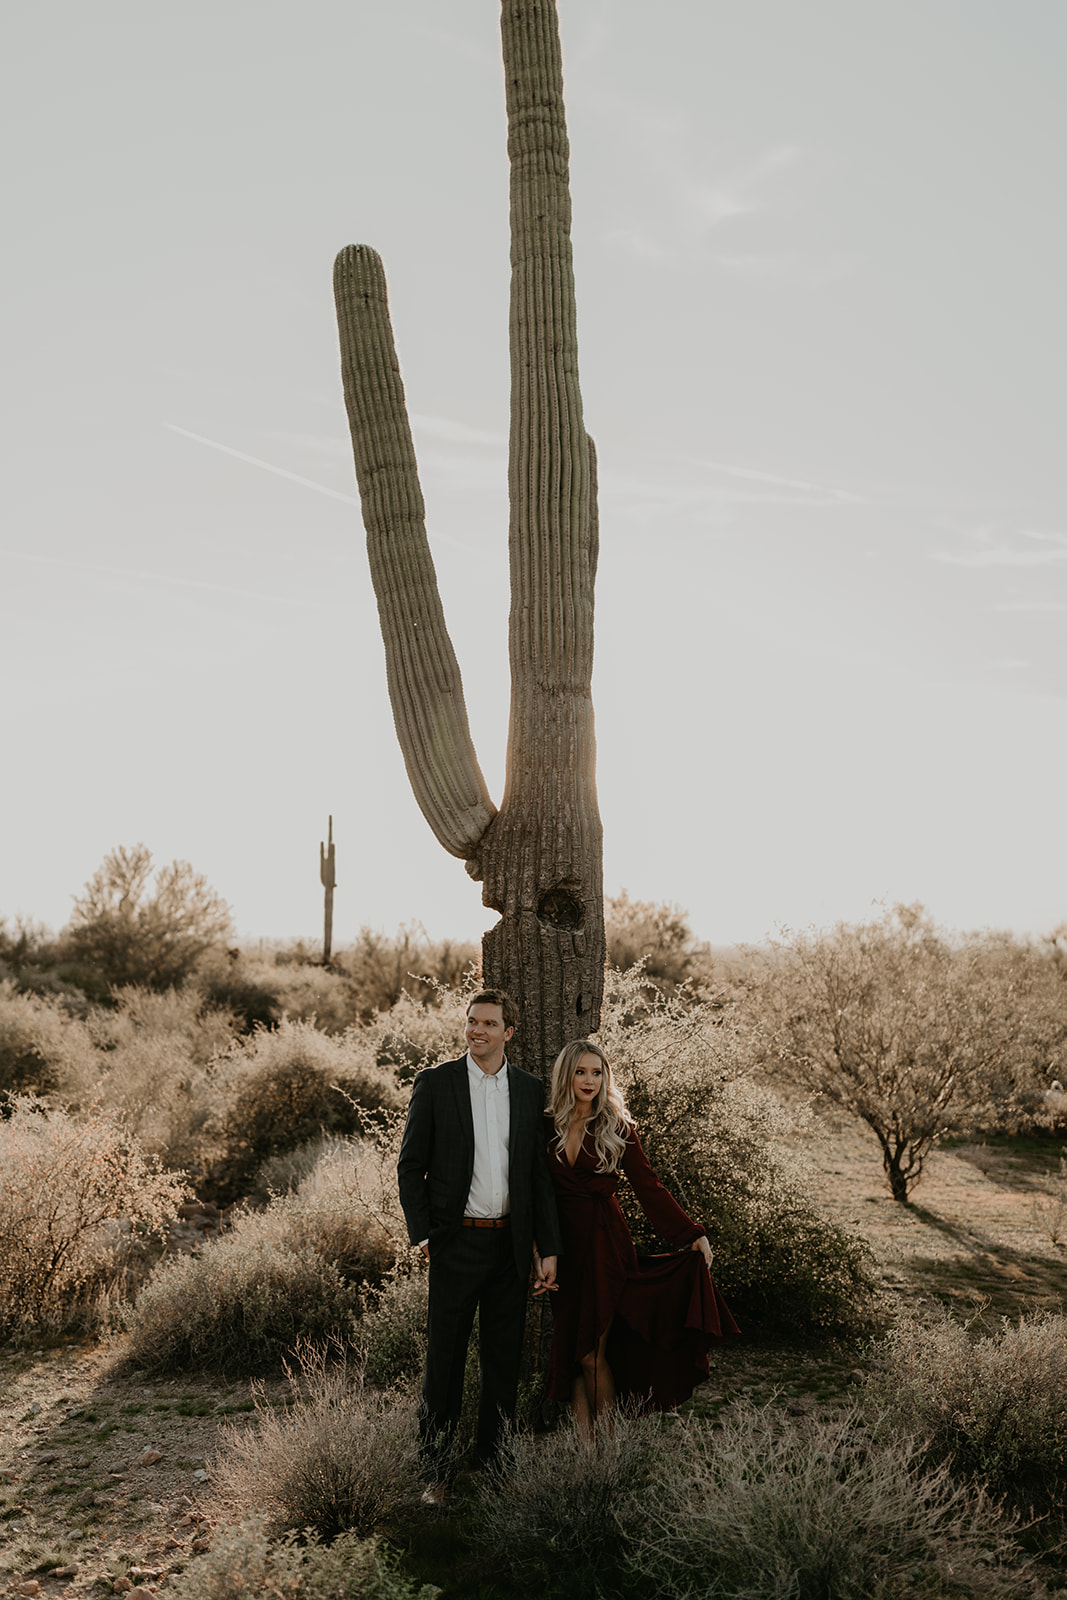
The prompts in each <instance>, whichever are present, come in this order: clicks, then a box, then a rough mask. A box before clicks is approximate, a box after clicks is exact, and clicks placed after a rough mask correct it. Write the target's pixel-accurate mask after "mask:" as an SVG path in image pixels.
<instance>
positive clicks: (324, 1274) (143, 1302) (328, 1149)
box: [127, 1129, 406, 1372]
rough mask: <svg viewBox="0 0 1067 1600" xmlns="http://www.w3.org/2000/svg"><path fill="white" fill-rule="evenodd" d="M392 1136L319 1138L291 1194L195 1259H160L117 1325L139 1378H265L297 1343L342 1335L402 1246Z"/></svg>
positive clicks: (249, 1214)
mask: <svg viewBox="0 0 1067 1600" xmlns="http://www.w3.org/2000/svg"><path fill="white" fill-rule="evenodd" d="M394 1140H395V1133H394V1131H393V1130H392V1129H389V1130H386V1131H385V1132H384V1133H382V1134H380V1136H379V1137H378V1138H370V1139H355V1140H343V1139H332V1140H327V1141H325V1142H324V1144H323V1146H322V1148H321V1150H320V1153H319V1157H318V1160H317V1162H316V1164H315V1165H314V1167H313V1168H312V1169H311V1171H310V1172H309V1173H308V1174H307V1176H306V1177H305V1178H304V1179H303V1181H302V1182H301V1183H300V1184H299V1185H298V1186H297V1187H296V1188H295V1189H293V1190H291V1191H290V1192H288V1193H285V1194H279V1195H277V1196H275V1197H274V1199H273V1200H272V1201H271V1203H270V1204H269V1205H268V1206H267V1207H266V1209H265V1210H262V1211H243V1212H239V1213H238V1214H237V1215H236V1217H235V1219H234V1223H233V1227H232V1230H231V1231H230V1232H229V1233H227V1234H224V1235H223V1236H222V1237H221V1238H220V1239H218V1240H216V1241H213V1242H212V1243H211V1244H207V1245H205V1246H204V1248H203V1250H202V1252H201V1254H200V1255H199V1256H185V1257H182V1258H181V1259H179V1260H176V1261H172V1262H170V1263H164V1264H163V1265H162V1266H161V1267H160V1268H159V1269H158V1270H157V1272H156V1275H155V1277H154V1278H153V1279H152V1281H151V1282H150V1283H149V1284H148V1286H147V1288H146V1289H145V1290H144V1291H143V1292H142V1294H141V1296H140V1298H139V1300H138V1302H137V1305H136V1307H135V1308H134V1309H133V1311H132V1312H131V1313H130V1314H129V1316H128V1317H127V1327H128V1331H129V1336H130V1356H131V1360H134V1361H135V1362H136V1363H137V1364H139V1365H140V1366H142V1367H144V1368H145V1369H146V1370H151V1371H158V1372H162V1371H190V1370H195V1369H196V1368H197V1367H205V1368H208V1369H211V1370H214V1371H224V1372H240V1371H242V1370H244V1369H245V1368H247V1369H248V1370H250V1371H256V1372H264V1371H271V1370H277V1369H278V1367H280V1366H281V1364H282V1363H283V1361H284V1359H285V1358H286V1355H287V1354H288V1353H289V1352H290V1351H292V1349H293V1348H294V1347H295V1345H296V1344H297V1342H298V1340H300V1339H319V1338H327V1337H331V1336H338V1337H341V1336H343V1337H346V1338H347V1337H350V1336H353V1330H354V1328H355V1319H356V1318H357V1317H358V1315H359V1313H360V1311H361V1309H362V1306H363V1304H364V1291H365V1290H366V1289H367V1287H368V1286H370V1287H371V1288H373V1287H374V1286H375V1285H378V1284H381V1283H382V1282H383V1281H384V1280H385V1279H386V1277H387V1275H388V1274H389V1273H390V1272H391V1271H392V1269H393V1268H394V1266H395V1263H396V1259H397V1253H398V1250H399V1249H400V1248H401V1247H402V1245H403V1246H406V1236H404V1238H403V1240H401V1239H400V1237H399V1235H398V1233H397V1228H398V1227H399V1226H402V1222H401V1219H400V1212H399V1202H398V1200H397V1198H396V1192H395V1189H396V1185H395V1177H394V1172H393V1168H394V1166H395V1160H394V1157H393V1150H394V1148H395V1145H394Z"/></svg>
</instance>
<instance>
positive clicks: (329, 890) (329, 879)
mask: <svg viewBox="0 0 1067 1600" xmlns="http://www.w3.org/2000/svg"><path fill="white" fill-rule="evenodd" d="M326 838H327V841H328V842H327V843H326V844H323V843H322V841H321V839H320V841H319V877H320V878H321V880H322V887H323V888H324V889H325V891H326V914H325V921H324V923H323V929H322V960H323V964H324V965H325V963H326V962H327V961H329V959H330V951H331V950H332V948H333V891H334V890H335V889H336V887H337V857H336V855H335V854H334V848H333V817H332V816H331V818H330V827H329V832H328V833H327V835H326Z"/></svg>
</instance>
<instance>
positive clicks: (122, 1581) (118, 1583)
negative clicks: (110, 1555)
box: [111, 1578, 133, 1594]
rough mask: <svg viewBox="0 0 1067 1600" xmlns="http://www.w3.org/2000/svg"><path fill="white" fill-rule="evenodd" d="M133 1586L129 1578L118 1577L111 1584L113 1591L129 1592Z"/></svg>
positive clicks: (117, 1592)
mask: <svg viewBox="0 0 1067 1600" xmlns="http://www.w3.org/2000/svg"><path fill="white" fill-rule="evenodd" d="M132 1588H133V1584H132V1583H131V1582H130V1580H129V1578H116V1579H115V1581H114V1583H113V1584H112V1585H111V1593H112V1594H127V1593H128V1592H129V1590H130V1589H132Z"/></svg>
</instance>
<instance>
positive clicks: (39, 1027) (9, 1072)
mask: <svg viewBox="0 0 1067 1600" xmlns="http://www.w3.org/2000/svg"><path fill="white" fill-rule="evenodd" d="M93 1061H94V1054H93V1046H92V1042H91V1040H90V1038H89V1037H88V1035H87V1033H86V1031H85V1029H84V1028H83V1026H82V1025H81V1023H80V1021H79V1020H77V1019H75V1018H72V1017H71V1016H70V1015H69V1013H68V1012H67V1011H66V1010H65V1009H64V1008H62V1007H61V1006H60V1005H58V1004H56V1003H55V1002H54V1001H53V1002H50V1001H49V1000H47V999H44V998H42V997H38V996H36V995H30V994H23V993H20V992H19V990H18V988H17V987H16V985H15V984H14V983H13V982H12V981H11V980H10V979H8V980H4V981H0V1095H2V1094H12V1093H13V1094H23V1093H27V1092H31V1091H32V1092H34V1093H37V1094H45V1093H47V1092H48V1091H50V1090H52V1089H54V1088H56V1086H57V1085H58V1084H60V1083H61V1082H62V1081H64V1080H65V1079H66V1077H67V1076H68V1075H69V1074H71V1073H78V1072H79V1071H81V1070H84V1069H91V1065H92V1063H93Z"/></svg>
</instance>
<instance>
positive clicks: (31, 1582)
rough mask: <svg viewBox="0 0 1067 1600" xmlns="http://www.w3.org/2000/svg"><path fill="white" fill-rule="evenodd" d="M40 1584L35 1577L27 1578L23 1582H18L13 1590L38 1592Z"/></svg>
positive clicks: (21, 1592)
mask: <svg viewBox="0 0 1067 1600" xmlns="http://www.w3.org/2000/svg"><path fill="white" fill-rule="evenodd" d="M40 1592H41V1585H40V1584H39V1583H38V1581H37V1579H36V1578H27V1580H26V1582H25V1583H20V1584H19V1586H18V1588H17V1589H16V1590H15V1593H16V1594H40Z"/></svg>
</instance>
